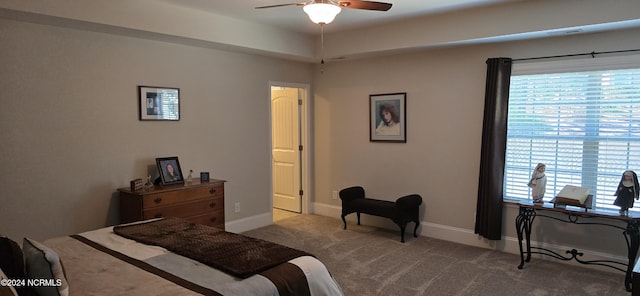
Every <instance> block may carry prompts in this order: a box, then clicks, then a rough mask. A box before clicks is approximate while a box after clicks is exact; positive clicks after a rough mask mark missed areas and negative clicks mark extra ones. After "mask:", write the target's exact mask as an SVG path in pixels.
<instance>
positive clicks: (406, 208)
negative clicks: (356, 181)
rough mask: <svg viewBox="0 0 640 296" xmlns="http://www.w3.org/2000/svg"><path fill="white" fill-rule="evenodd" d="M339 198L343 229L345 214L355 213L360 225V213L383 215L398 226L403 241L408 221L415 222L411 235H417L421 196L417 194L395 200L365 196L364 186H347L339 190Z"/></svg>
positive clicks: (345, 225) (345, 223)
mask: <svg viewBox="0 0 640 296" xmlns="http://www.w3.org/2000/svg"><path fill="white" fill-rule="evenodd" d="M340 199H341V200H342V216H341V218H342V222H344V229H347V220H346V219H345V216H347V215H349V214H351V213H356V214H357V216H358V225H360V213H365V214H369V215H374V216H379V217H385V218H389V219H391V220H392V221H393V222H394V223H396V224H397V225H398V226H400V241H401V242H403V243H404V232H405V229H406V227H407V224H408V223H409V222H414V223H415V224H416V226H415V228H414V229H413V236H414V237H418V235H417V230H418V225H420V217H419V213H420V205H421V204H422V197H421V196H420V195H417V194H411V195H407V196H403V197H400V198H398V199H397V200H396V201H395V202H392V201H386V200H378V199H373V198H366V197H365V194H364V188H362V187H360V186H354V187H349V188H345V189H342V190H340Z"/></svg>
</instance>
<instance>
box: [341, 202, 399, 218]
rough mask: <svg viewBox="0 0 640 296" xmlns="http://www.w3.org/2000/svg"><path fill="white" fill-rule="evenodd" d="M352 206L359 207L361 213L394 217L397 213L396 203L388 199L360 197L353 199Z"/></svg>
mask: <svg viewBox="0 0 640 296" xmlns="http://www.w3.org/2000/svg"><path fill="white" fill-rule="evenodd" d="M351 207H352V208H355V209H358V210H357V211H358V212H360V213H365V214H370V215H376V216H382V217H386V218H392V219H393V218H394V217H395V215H396V203H394V202H392V201H386V200H378V199H370V198H358V199H354V200H352V201H351Z"/></svg>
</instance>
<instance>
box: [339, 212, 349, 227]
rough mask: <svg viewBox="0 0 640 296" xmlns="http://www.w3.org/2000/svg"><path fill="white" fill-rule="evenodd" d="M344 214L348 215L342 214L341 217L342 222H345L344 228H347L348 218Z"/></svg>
mask: <svg viewBox="0 0 640 296" xmlns="http://www.w3.org/2000/svg"><path fill="white" fill-rule="evenodd" d="M344 216H346V215H345V214H342V215H341V216H340V217H341V218H342V222H343V223H344V228H343V229H347V220H346V219H345V218H344Z"/></svg>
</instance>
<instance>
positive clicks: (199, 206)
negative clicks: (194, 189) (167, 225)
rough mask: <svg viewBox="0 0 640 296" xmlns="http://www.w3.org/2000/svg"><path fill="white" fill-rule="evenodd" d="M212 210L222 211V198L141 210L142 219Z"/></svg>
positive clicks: (201, 212) (190, 214)
mask: <svg viewBox="0 0 640 296" xmlns="http://www.w3.org/2000/svg"><path fill="white" fill-rule="evenodd" d="M213 211H224V199H223V198H221V197H216V198H205V199H201V200H195V201H189V202H184V203H176V204H172V205H165V206H158V207H153V208H149V209H144V211H143V212H142V218H143V219H144V220H146V219H152V218H160V217H180V218H185V217H189V216H194V215H198V214H205V213H211V212H213Z"/></svg>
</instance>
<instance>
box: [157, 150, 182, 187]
mask: <svg viewBox="0 0 640 296" xmlns="http://www.w3.org/2000/svg"><path fill="white" fill-rule="evenodd" d="M156 165H157V166H158V173H159V174H160V181H161V183H162V185H171V184H184V176H183V175H182V169H181V168H180V161H179V160H178V157H177V156H171V157H160V158H156Z"/></svg>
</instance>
